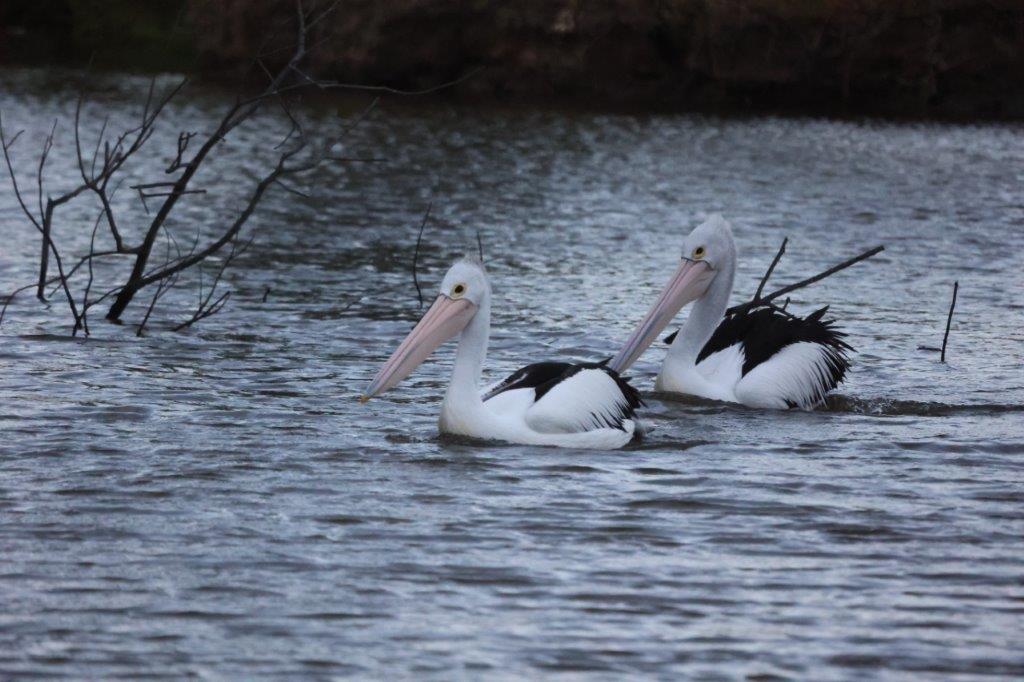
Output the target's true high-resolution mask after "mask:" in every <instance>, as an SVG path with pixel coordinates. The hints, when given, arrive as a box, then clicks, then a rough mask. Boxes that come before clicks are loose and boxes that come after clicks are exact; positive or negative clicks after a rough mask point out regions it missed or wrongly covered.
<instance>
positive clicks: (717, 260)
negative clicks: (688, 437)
mask: <svg viewBox="0 0 1024 682" xmlns="http://www.w3.org/2000/svg"><path fill="white" fill-rule="evenodd" d="M735 272H736V245H735V243H734V242H733V238H732V228H731V226H730V225H729V223H728V221H726V220H725V219H724V218H722V216H720V215H715V216H712V217H711V218H709V219H708V220H707V221H706V222H704V223H703V224H701V225H699V226H698V227H696V228H695V229H694V230H693V232H691V233H690V234H689V235H688V236H687V237H686V239H685V240H684V242H683V256H682V260H681V262H680V263H679V267H678V268H677V269H676V272H675V274H673V275H672V278H671V279H670V280H669V282H668V284H667V285H666V286H665V288H664V290H663V291H662V292H661V295H660V296H659V297H658V299H657V301H656V302H655V303H654V306H653V307H652V308H651V309H650V311H649V312H648V313H647V316H646V317H644V319H643V320H642V321H641V322H640V324H639V325H638V326H637V328H636V330H635V331H634V332H633V334H632V335H631V336H630V337H629V339H628V340H627V341H626V344H625V345H624V346H623V347H622V350H620V351H619V353H618V355H616V356H615V357H614V358H613V359H612V361H611V362H610V363H609V364H608V366H609V368H611V369H612V370H615V371H617V372H624V371H625V370H626V369H627V368H629V366H630V365H632V364H633V363H634V362H635V361H636V359H637V358H639V357H640V355H641V354H642V353H643V352H644V350H646V348H647V347H648V346H649V345H651V342H652V341H654V339H655V338H656V337H657V335H658V334H659V333H660V332H661V331H662V330H663V329H664V328H665V326H666V325H668V323H669V322H671V321H672V318H673V317H675V315H676V313H678V312H679V310H680V309H682V307H683V306H685V305H686V304H687V303H689V302H691V301H696V303H694V305H693V309H692V310H691V312H690V316H689V318H687V320H686V322H685V323H684V324H683V326H682V328H681V329H680V330H679V332H678V333H676V334H673V335H672V336H670V337H669V338H667V339H665V340H666V341H667V342H669V343H670V344H671V345H670V346H669V350H668V355H666V357H665V360H664V362H663V363H662V365H661V371H660V372H659V374H658V379H657V381H656V383H655V388H656V390H658V391H662V392H667V393H684V394H687V395H693V396H697V397H700V398H709V399H712V400H721V401H726V402H732V403H741V404H743V405H747V406H749V407H759V408H777V409H787V408H793V407H797V408H801V409H805V410H810V409H813V408H814V407H816V406H818V405H820V404H821V403H822V402H823V401H824V400H825V395H826V394H827V393H828V392H829V391H831V390H833V389H834V388H835V387H836V386H838V385H839V383H840V382H842V380H843V377H844V376H845V374H846V370H847V369H849V366H850V361H849V359H848V358H847V352H848V351H852V350H853V349H852V348H851V347H850V346H849V345H847V344H846V342H845V341H843V338H844V337H845V334H843V333H842V332H840V331H838V330H836V329H835V327H834V321H833V320H824V319H822V318H823V316H824V315H825V312H826V311H827V310H828V307H827V306H826V307H825V308H822V309H821V310H818V311H816V312H814V313H812V314H810V315H808V316H807V317H805V318H800V317H791V316H787V315H786V314H784V313H782V312H779V311H777V310H775V309H773V308H770V307H762V308H755V309H753V310H748V311H744V312H740V313H737V314H734V315H729V316H728V317H724V319H723V316H725V311H726V308H727V307H728V305H729V295H730V294H731V293H732V285H733V277H734V275H735Z"/></svg>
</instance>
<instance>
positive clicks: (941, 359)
mask: <svg viewBox="0 0 1024 682" xmlns="http://www.w3.org/2000/svg"><path fill="white" fill-rule="evenodd" d="M959 289H960V282H953V300H952V301H951V302H950V304H949V315H948V316H947V317H946V333H945V334H944V335H943V336H942V355H940V356H939V362H945V361H946V342H947V341H949V326H950V325H951V324H953V309H954V308H956V294H957V291H959Z"/></svg>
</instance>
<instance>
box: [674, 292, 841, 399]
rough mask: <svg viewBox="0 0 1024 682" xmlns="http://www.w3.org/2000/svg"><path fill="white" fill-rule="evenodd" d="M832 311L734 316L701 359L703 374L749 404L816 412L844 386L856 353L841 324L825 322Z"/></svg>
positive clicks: (724, 322)
mask: <svg viewBox="0 0 1024 682" xmlns="http://www.w3.org/2000/svg"><path fill="white" fill-rule="evenodd" d="M827 311H828V306H825V307H824V308H821V309H820V310H816V311H815V312H813V313H811V314H810V315H808V316H807V317H804V318H801V317H795V316H788V315H786V314H784V313H781V312H779V311H777V310H774V309H772V308H755V309H753V310H748V311H745V312H741V313H739V314H736V315H730V316H728V317H726V318H725V319H724V320H722V322H721V323H720V324H719V325H718V327H717V328H716V329H715V332H714V334H712V336H711V338H710V339H709V340H708V342H707V343H706V344H705V345H704V347H703V348H702V349H701V351H700V353H699V354H698V355H697V370H698V371H699V372H700V373H701V374H702V375H704V376H705V377H708V378H711V377H715V378H721V379H722V380H728V381H730V382H731V383H732V384H733V385H734V386H735V394H736V397H737V399H738V400H739V402H741V403H743V404H745V405H751V406H755V407H775V408H786V407H800V408H804V409H809V408H812V407H814V406H815V405H818V404H820V403H821V402H822V401H823V400H824V399H825V396H826V395H827V394H828V392H829V391H831V390H833V389H835V388H836V387H837V386H838V385H839V384H840V383H842V381H843V379H844V377H845V376H846V371H847V370H848V369H849V368H850V360H849V357H848V355H847V353H849V352H851V351H852V350H853V349H852V348H851V347H850V345H849V344H847V343H846V341H845V340H844V339H845V337H846V335H845V334H844V333H843V332H841V331H839V330H838V329H836V328H835V321H834V320H826V319H824V316H825V313H826V312H827ZM674 338H675V334H672V335H670V336H668V337H666V339H665V341H666V342H667V343H671V342H672V340H673V339H674ZM727 378H728V379H727Z"/></svg>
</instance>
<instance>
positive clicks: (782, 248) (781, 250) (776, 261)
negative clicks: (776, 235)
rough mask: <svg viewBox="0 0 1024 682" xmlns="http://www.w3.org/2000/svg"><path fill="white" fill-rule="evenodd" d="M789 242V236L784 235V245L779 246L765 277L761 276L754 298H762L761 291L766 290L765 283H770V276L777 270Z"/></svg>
mask: <svg viewBox="0 0 1024 682" xmlns="http://www.w3.org/2000/svg"><path fill="white" fill-rule="evenodd" d="M788 242H789V237H783V239H782V246H780V247H779V252H778V253H777V254H775V258H773V259H772V264H771V265H769V266H768V271H767V272H766V273H764V277H762V278H761V283H760V284H758V285H757V291H755V292H754V300H755V301H756V300H757V299H759V298H761V292H762V291H764V285H765V284H767V283H768V278H769V277H771V276H772V272H774V271H775V266H776V265H778V264H779V260H781V259H782V254H784V253H786V244H787V243H788Z"/></svg>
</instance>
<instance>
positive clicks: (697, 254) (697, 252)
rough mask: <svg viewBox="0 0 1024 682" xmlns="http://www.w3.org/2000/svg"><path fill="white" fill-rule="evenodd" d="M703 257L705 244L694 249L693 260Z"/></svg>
mask: <svg viewBox="0 0 1024 682" xmlns="http://www.w3.org/2000/svg"><path fill="white" fill-rule="evenodd" d="M703 257H704V247H703V246H698V247H697V248H696V249H694V250H693V260H700V259H701V258H703Z"/></svg>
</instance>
